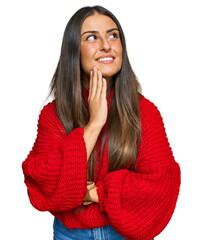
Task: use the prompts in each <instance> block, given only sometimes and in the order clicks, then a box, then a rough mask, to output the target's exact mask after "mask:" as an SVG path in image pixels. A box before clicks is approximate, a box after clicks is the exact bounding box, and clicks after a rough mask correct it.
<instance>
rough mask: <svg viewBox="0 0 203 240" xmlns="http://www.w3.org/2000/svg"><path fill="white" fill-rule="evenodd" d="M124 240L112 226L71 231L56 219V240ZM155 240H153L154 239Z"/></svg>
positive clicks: (73, 229)
mask: <svg viewBox="0 0 203 240" xmlns="http://www.w3.org/2000/svg"><path fill="white" fill-rule="evenodd" d="M88 239H89V240H124V239H126V238H123V237H122V236H121V235H119V234H118V233H117V232H116V231H115V230H114V229H113V227H112V226H111V225H107V226H105V227H100V228H92V229H81V228H72V229H69V228H67V227H65V226H64V225H63V223H61V222H60V221H59V220H58V219H57V218H55V219H54V240H88ZM152 240H153V239H152Z"/></svg>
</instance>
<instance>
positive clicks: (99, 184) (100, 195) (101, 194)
mask: <svg viewBox="0 0 203 240" xmlns="http://www.w3.org/2000/svg"><path fill="white" fill-rule="evenodd" d="M96 187H97V194H98V198H99V208H100V212H105V209H104V198H105V192H104V188H103V181H98V182H97V183H96Z"/></svg>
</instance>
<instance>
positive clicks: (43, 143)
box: [22, 6, 180, 240]
mask: <svg viewBox="0 0 203 240" xmlns="http://www.w3.org/2000/svg"><path fill="white" fill-rule="evenodd" d="M138 90H139V84H138V81H137V79H136V76H135V74H134V73H133V71H132V68H131V66H130V63H129V60H128V56H127V51H126V44H125V38H124V34H123V31H122V28H121V26H120V24H119V22H118V20H117V19H116V17H115V16H114V15H113V14H112V13H111V12H109V11H108V10H107V9H104V8H102V7H100V6H94V7H84V8H82V9H80V10H78V11H77V12H76V13H75V14H74V15H73V17H72V18H71V19H70V21H69V23H68V24H67V27H66V29H65V33H64V37H63V43H62V49H61V56H60V59H59V63H58V66H57V69H56V72H55V74H54V77H53V80H52V84H51V93H54V101H53V102H51V103H49V104H47V105H46V106H45V107H44V108H43V110H42V111H41V114H40V116H39V122H38V135H37V139H36V141H35V143H34V146H33V149H32V151H31V152H30V154H29V155H28V157H27V159H26V160H25V161H24V162H23V165H22V167H23V172H24V175H25V184H26V185H27V188H28V194H29V198H30V201H31V203H32V205H33V206H34V207H35V208H37V209H38V210H40V211H49V212H50V213H51V214H53V215H54V216H55V221H54V239H56V240H58V239H78V240H79V239H132V240H133V239H136V240H141V239H142V240H150V239H152V238H153V237H155V236H157V235H158V234H159V233H160V232H161V231H162V230H163V229H164V228H165V226H166V225H167V224H168V222H169V220H170V218H171V216H172V214H173V211H174V209H175V205H176V201H177V197H178V193H179V186H180V169H179V165H178V164H177V163H176V162H175V160H174V157H173V154H172V151H171V148H170V145H169V143H168V139H167V136H166V133H165V129H164V124H163V121H162V118H161V115H160V113H159V111H158V109H157V107H156V106H155V105H154V104H153V103H151V102H150V101H149V100H147V99H146V98H145V97H144V96H143V95H141V94H140V93H139V91H138Z"/></svg>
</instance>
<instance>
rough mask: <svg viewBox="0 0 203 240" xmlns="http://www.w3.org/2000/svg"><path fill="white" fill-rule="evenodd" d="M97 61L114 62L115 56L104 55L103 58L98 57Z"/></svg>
mask: <svg viewBox="0 0 203 240" xmlns="http://www.w3.org/2000/svg"><path fill="white" fill-rule="evenodd" d="M96 61H97V62H99V63H113V62H114V58H113V57H103V58H99V59H97V60H96Z"/></svg>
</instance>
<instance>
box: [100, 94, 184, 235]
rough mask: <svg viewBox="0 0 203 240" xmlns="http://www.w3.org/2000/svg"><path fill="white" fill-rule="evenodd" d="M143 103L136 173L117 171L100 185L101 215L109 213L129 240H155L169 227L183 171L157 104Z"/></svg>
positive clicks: (113, 222)
mask: <svg viewBox="0 0 203 240" xmlns="http://www.w3.org/2000/svg"><path fill="white" fill-rule="evenodd" d="M143 98H144V97H143ZM143 101H144V102H145V104H141V106H140V112H141V125H142V137H141V141H140V144H139V149H138V157H137V159H136V165H135V172H130V171H129V170H127V169H121V170H116V171H113V172H110V173H108V174H107V175H106V176H105V177H104V179H103V180H102V181H99V182H97V184H96V186H97V187H98V188H97V192H98V197H99V206H100V211H102V212H106V214H107V216H108V219H109V221H110V224H111V225H112V226H113V227H114V228H115V230H116V231H117V232H118V233H120V234H121V235H122V236H123V237H125V238H126V239H129V240H131V239H132V240H149V239H152V238H154V237H155V236H157V235H158V234H159V233H160V232H161V231H162V230H163V229H164V228H165V227H166V225H167V224H168V222H169V220H170V219H171V216H172V214H173V212H174V209H175V205H176V201H177V197H178V194H179V187H180V168H179V165H178V164H177V163H176V162H175V160H174V157H173V154H172V150H171V148H170V145H169V142H168V139H167V136H166V133H165V128H164V124H163V121H162V117H161V115H160V113H159V111H158V109H157V107H156V106H155V105H154V104H153V103H151V102H149V100H146V99H145V100H142V102H143Z"/></svg>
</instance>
